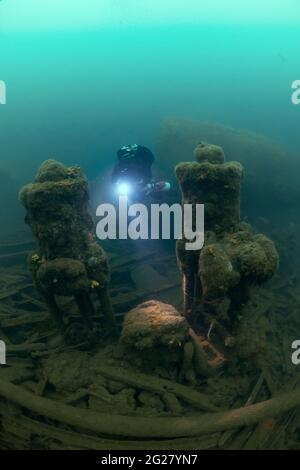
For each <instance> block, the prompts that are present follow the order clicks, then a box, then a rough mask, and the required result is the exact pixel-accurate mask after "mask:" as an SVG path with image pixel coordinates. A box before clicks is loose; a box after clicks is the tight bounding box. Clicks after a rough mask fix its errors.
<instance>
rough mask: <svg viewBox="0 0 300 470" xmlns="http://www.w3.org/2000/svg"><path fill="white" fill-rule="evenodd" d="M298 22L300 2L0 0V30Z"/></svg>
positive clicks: (272, 0)
mask: <svg viewBox="0 0 300 470" xmlns="http://www.w3.org/2000/svg"><path fill="white" fill-rule="evenodd" d="M205 22H206V23H224V24H226V23H254V24H261V23H268V24H273V23H294V24H295V23H299V22H300V4H299V0H284V1H283V0H251V1H250V0H245V1H241V0H185V1H183V0H163V1H162V0H3V1H1V0H0V31H14V32H24V31H28V32H32V31H40V32H41V31H57V30H70V29H71V30H78V29H79V30H80V29H98V28H104V27H132V26H145V25H161V24H180V23H182V24H189V23H191V24H198V23H199V24H200V23H202V24H203V23H205Z"/></svg>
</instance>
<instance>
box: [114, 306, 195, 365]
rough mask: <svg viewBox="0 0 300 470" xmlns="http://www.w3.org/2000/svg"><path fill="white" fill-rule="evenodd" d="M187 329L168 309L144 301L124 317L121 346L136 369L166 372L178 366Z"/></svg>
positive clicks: (174, 313) (181, 317) (172, 309)
mask: <svg viewBox="0 0 300 470" xmlns="http://www.w3.org/2000/svg"><path fill="white" fill-rule="evenodd" d="M188 338H189V325H188V323H187V322H186V320H185V318H184V317H183V316H181V315H180V313H179V312H178V311H177V310H176V309H175V308H174V307H172V306H171V305H168V304H165V303H162V302H158V301H154V300H151V301H148V302H144V303H143V304H140V305H138V306H137V307H136V308H134V309H133V310H131V311H130V312H129V313H128V314H127V315H126V317H125V320H124V325H123V331H122V335H121V339H120V342H121V345H122V346H123V348H124V350H125V351H126V352H127V353H128V354H129V355H130V357H131V359H132V360H133V361H134V362H135V363H136V364H137V365H140V366H142V365H144V366H146V367H147V368H150V369H155V368H156V367H162V368H168V367H172V366H173V367H175V366H176V365H180V364H181V362H182V357H183V348H184V344H185V342H186V341H187V340H188Z"/></svg>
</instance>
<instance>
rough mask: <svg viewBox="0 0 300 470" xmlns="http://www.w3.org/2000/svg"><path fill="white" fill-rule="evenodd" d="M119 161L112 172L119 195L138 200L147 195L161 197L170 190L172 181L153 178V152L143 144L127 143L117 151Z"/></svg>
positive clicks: (155, 197)
mask: <svg viewBox="0 0 300 470" xmlns="http://www.w3.org/2000/svg"><path fill="white" fill-rule="evenodd" d="M117 156H118V161H117V163H116V165H115V167H114V170H113V174H112V183H113V185H114V186H115V188H116V192H117V194H118V195H119V196H131V197H133V198H134V199H136V200H141V199H144V198H147V197H150V198H154V199H159V198H160V195H161V193H163V192H166V191H169V190H170V188H171V185H170V183H168V182H167V181H155V180H153V178H152V168H151V167H152V165H153V163H154V156H153V153H152V152H151V151H150V150H149V149H148V148H146V147H143V146H142V145H137V144H134V145H125V146H124V147H122V148H120V149H119V150H118V151H117Z"/></svg>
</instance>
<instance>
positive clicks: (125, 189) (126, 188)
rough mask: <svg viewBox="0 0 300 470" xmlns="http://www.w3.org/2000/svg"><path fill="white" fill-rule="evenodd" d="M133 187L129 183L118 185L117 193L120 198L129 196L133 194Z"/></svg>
mask: <svg viewBox="0 0 300 470" xmlns="http://www.w3.org/2000/svg"><path fill="white" fill-rule="evenodd" d="M131 190H132V188H131V186H130V184H128V183H120V184H118V185H117V188H116V191H117V194H118V195H119V196H128V195H129V194H130V193H131Z"/></svg>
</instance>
